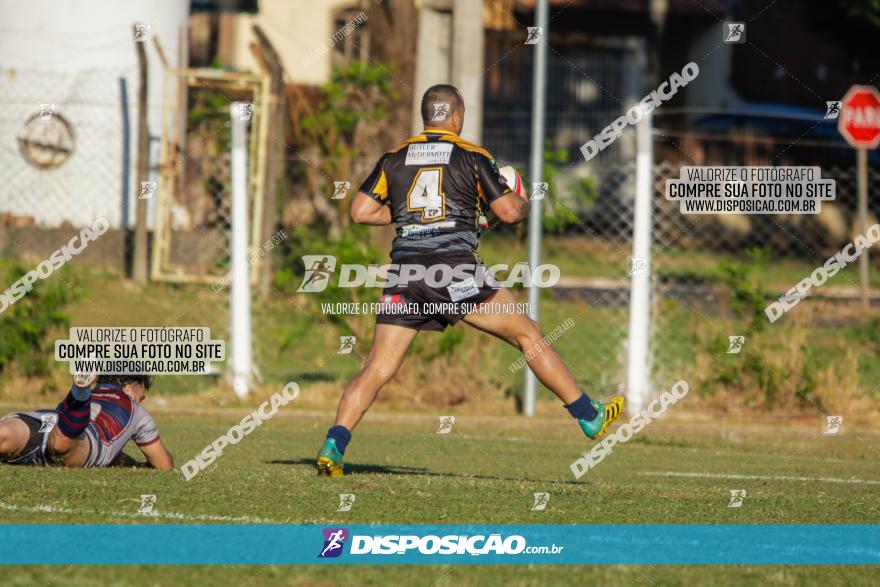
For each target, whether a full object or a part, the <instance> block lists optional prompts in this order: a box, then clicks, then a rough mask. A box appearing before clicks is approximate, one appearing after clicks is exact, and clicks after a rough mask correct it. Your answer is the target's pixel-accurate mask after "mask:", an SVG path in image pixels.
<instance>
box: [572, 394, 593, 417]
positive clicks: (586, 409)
mask: <svg viewBox="0 0 880 587" xmlns="http://www.w3.org/2000/svg"><path fill="white" fill-rule="evenodd" d="M565 409H566V410H568V413H569V414H571V415H572V417H573V418H576V419H578V420H587V421H589V420H592V419H594V418H595V417H596V416H597V415H598V414H599V413H598V412H597V411H596V408H594V407H593V404H592V403H591V402H590V398H588V397H587V396H586V394H583V393H582V394H581V397H579V398H578V399H576V400H575V401H573V402H571V403H570V404H566V405H565Z"/></svg>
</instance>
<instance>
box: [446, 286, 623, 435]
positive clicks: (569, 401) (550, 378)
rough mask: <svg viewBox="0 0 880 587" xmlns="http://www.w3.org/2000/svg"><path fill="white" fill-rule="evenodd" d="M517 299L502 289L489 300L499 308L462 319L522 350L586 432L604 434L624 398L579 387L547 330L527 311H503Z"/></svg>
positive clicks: (531, 365)
mask: <svg viewBox="0 0 880 587" xmlns="http://www.w3.org/2000/svg"><path fill="white" fill-rule="evenodd" d="M515 303H516V300H515V299H514V297H513V295H512V294H511V293H510V292H509V291H507V290H506V289H499V290H498V293H497V294H495V297H493V298H492V299H491V300H490V301H489V302H487V304H497V306H495V307H496V308H498V309H499V311H498V312H494V311H486V312H484V313H480V312H475V313H471V314H468V315H467V316H465V317H464V318H463V319H462V320H463V321H464V322H466V323H467V324H469V325H471V326H473V327H474V328H477V329H478V330H482V331H483V332H488V333H489V334H491V335H493V336H496V337H498V338H500V339H502V340H504V341H506V342H508V343H509V344H511V345H513V346H514V347H516V348H518V349H519V350H520V351H522V352H523V353H524V355H525V358H526V361H527V362H528V365H529V368H531V370H532V372H534V374H535V377H537V378H538V380H539V381H540V382H541V383H543V384H544V385H545V386H546V387H547V389H549V390H550V391H552V392H553V393H554V394H556V396H557V397H558V398H559V399H560V400H562V403H564V404H565V407H566V409H568V411H569V413H571V415H572V416H574V417H575V418H576V419H577V420H578V422H579V423H580V425H581V428H582V429H583V431H584V433H585V434H586V435H587V436H589V437H591V438H599V437H601V436H602V435H604V434H605V431H606V430H607V428H608V425H609V424H610V423H611V422H612V421H614V420H616V419H617V418H618V417H620V415H621V413H622V412H623V398H622V397H621V396H615V397H614V398H613V399H612V400H611V402H609V403H608V404H607V405H605V404H602V403H601V402H597V401H591V400H590V398H588V397H587V396H586V395H585V394H584V393H582V392H581V390H580V389H578V386H577V383H575V380H574V378H573V377H572V376H571V373H570V372H569V370H568V367H566V365H565V363H564V362H563V361H562V359H561V358H560V356H559V353H557V352H556V350H555V349H554V348H553V347H552V346H550V344H549V343H548V342H546V341H545V340H544V334H543V333H542V332H541V327H540V325H539V324H538V323H537V322H535V321H534V320H532V319H531V318H529V317H528V316H526V315H525V314H521V313H515V312H509V313H502V312H501V311H500V309H502V308H504V307H505V306H506V307H508V308H510V307H513V304H515ZM487 310H491V309H487Z"/></svg>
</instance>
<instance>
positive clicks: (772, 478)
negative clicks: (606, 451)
mask: <svg viewBox="0 0 880 587" xmlns="http://www.w3.org/2000/svg"><path fill="white" fill-rule="evenodd" d="M639 475H653V476H657V477H697V478H703V479H746V480H755V481H818V482H820V483H849V484H852V485H859V484H865V485H880V481H874V480H871V479H837V478H834V477H786V476H782V475H778V476H777V475H728V474H724V473H677V472H675V471H642V472H640V473H639Z"/></svg>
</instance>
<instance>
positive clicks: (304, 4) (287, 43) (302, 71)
mask: <svg viewBox="0 0 880 587" xmlns="http://www.w3.org/2000/svg"><path fill="white" fill-rule="evenodd" d="M356 6H358V2H357V0H319V1H315V0H260V2H259V11H260V12H259V14H254V15H251V14H242V15H241V16H240V17H239V18H238V19H237V28H236V34H235V44H236V47H235V64H236V65H237V66H238V67H241V68H243V69H249V70H251V71H258V67H257V64H256V62H255V61H254V58H253V54H252V53H251V50H250V48H249V45H250V43H251V42H252V41H253V40H254V37H253V34H252V32H251V28H252V27H253V25H254V24H259V25H260V27H261V28H262V29H263V31H264V32H265V33H266V36H267V37H269V40H270V41H271V42H272V45H273V46H274V47H275V50H276V51H278V55H279V56H280V57H281V61H282V63H283V64H284V70H285V73H286V74H287V78H288V80H289V81H291V82H294V83H301V84H323V83H325V82H327V81H328V80H329V79H330V63H331V55H332V52H333V50H332V49H331V48H330V46H329V45H328V44H327V39H329V38H330V37H332V36H333V34H334V33H335V32H336V30H335V28H334V22H333V15H334V14H335V13H336V12H337V11H339V10H341V9H343V8H347V7H356ZM364 12H365V14H366V15H367V18H368V20H367V22H366V23H365V24H366V26H369V22H370V21H369V16H370V13H369V11H364ZM355 14H357V12H355ZM313 55H314V56H315V57H314V58H312V56H313Z"/></svg>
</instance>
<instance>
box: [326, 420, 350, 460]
mask: <svg viewBox="0 0 880 587" xmlns="http://www.w3.org/2000/svg"><path fill="white" fill-rule="evenodd" d="M327 438H332V439H333V440H335V441H336V448H338V449H339V452H341V453H342V454H345V449H346V447H348V443H349V442H350V441H351V431H350V430H349V429H348V428H346V427H345V426H334V427H333V428H331V429H330V430H328V431H327Z"/></svg>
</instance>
